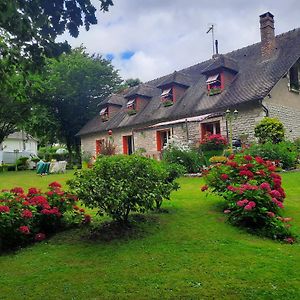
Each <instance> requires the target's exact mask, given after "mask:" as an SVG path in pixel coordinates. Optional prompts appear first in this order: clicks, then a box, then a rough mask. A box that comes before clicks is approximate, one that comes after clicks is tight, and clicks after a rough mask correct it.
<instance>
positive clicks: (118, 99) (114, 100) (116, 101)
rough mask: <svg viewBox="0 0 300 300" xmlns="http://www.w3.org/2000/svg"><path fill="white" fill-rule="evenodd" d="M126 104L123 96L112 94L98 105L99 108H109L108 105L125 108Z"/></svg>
mask: <svg viewBox="0 0 300 300" xmlns="http://www.w3.org/2000/svg"><path fill="white" fill-rule="evenodd" d="M124 103H126V100H125V99H124V96H123V95H121V94H120V95H117V94H112V95H110V96H109V97H108V98H106V99H105V100H104V101H102V102H100V103H99V104H98V107H99V108H100V107H104V106H107V105H108V104H110V105H116V106H123V105H124Z"/></svg>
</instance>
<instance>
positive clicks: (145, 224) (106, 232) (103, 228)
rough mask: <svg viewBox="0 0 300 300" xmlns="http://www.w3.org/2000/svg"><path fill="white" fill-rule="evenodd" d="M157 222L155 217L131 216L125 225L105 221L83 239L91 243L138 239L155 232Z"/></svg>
mask: <svg viewBox="0 0 300 300" xmlns="http://www.w3.org/2000/svg"><path fill="white" fill-rule="evenodd" d="M160 213H161V212H160ZM159 221H160V220H159V217H158V216H156V215H142V214H133V215H131V216H130V217H129V221H128V222H127V223H121V222H117V221H106V222H103V223H101V224H98V226H97V227H95V226H94V228H92V230H91V231H90V232H89V233H88V234H87V235H86V236H84V237H83V239H84V240H86V241H92V242H111V241H115V240H125V241H126V240H132V239H140V238H144V237H145V236H147V235H149V234H152V233H153V232H155V231H156V230H157V229H158V228H159V227H160V222H159Z"/></svg>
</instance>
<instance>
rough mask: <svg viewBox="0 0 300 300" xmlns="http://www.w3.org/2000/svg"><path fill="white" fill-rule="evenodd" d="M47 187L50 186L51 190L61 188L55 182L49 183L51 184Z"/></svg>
mask: <svg viewBox="0 0 300 300" xmlns="http://www.w3.org/2000/svg"><path fill="white" fill-rule="evenodd" d="M49 186H50V187H51V188H61V184H60V183H58V182H57V181H54V182H51V183H50V184H49Z"/></svg>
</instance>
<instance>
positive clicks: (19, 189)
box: [10, 187, 24, 194]
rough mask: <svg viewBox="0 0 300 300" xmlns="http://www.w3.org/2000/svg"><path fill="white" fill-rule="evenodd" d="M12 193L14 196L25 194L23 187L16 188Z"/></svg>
mask: <svg viewBox="0 0 300 300" xmlns="http://www.w3.org/2000/svg"><path fill="white" fill-rule="evenodd" d="M10 192H11V193H13V194H24V190H23V189H22V188H21V187H14V188H13V189H11V190H10Z"/></svg>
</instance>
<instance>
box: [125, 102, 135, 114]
mask: <svg viewBox="0 0 300 300" xmlns="http://www.w3.org/2000/svg"><path fill="white" fill-rule="evenodd" d="M126 108H127V113H128V115H130V116H131V115H135V114H136V113H137V110H136V101H135V99H131V100H129V101H128V102H127V104H126Z"/></svg>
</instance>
